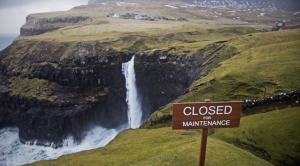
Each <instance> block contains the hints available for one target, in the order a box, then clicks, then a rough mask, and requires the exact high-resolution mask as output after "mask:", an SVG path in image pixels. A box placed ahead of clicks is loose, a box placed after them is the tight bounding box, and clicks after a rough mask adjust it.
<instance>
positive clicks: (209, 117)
mask: <svg viewBox="0 0 300 166" xmlns="http://www.w3.org/2000/svg"><path fill="white" fill-rule="evenodd" d="M203 119H211V116H203Z"/></svg>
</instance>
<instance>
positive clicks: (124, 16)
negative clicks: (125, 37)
mask: <svg viewBox="0 0 300 166" xmlns="http://www.w3.org/2000/svg"><path fill="white" fill-rule="evenodd" d="M107 17H113V18H121V19H136V20H148V21H154V20H170V21H187V19H186V18H178V19H176V18H167V17H164V16H154V17H153V18H151V17H150V16H148V15H139V14H138V13H136V12H133V13H131V14H130V13H125V14H122V15H120V13H117V12H110V13H108V15H107Z"/></svg>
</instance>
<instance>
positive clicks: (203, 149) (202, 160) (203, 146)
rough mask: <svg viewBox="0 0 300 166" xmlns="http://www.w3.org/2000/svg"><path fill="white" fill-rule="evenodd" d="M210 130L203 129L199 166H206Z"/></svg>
mask: <svg viewBox="0 0 300 166" xmlns="http://www.w3.org/2000/svg"><path fill="white" fill-rule="evenodd" d="M207 133H208V129H202V134H201V145H200V158H199V166H204V163H205V152H206V143H207Z"/></svg>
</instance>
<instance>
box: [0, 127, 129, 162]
mask: <svg viewBox="0 0 300 166" xmlns="http://www.w3.org/2000/svg"><path fill="white" fill-rule="evenodd" d="M126 127H127V125H126V126H122V127H119V128H117V129H105V128H103V127H100V126H98V127H95V128H93V129H92V130H90V131H89V132H88V133H87V135H86V137H85V138H84V140H82V142H81V143H80V144H78V145H77V144H76V143H75V141H74V139H73V137H69V138H67V139H65V140H64V141H63V147H62V148H58V149H54V148H52V147H51V146H50V147H44V146H38V145H29V143H26V144H22V143H21V142H20V140H19V129H18V128H17V127H5V128H3V129H1V130H0V166H19V165H24V164H28V163H32V162H35V161H39V160H49V159H56V158H58V157H59V156H62V155H64V154H70V153H75V152H79V151H83V150H90V149H95V148H98V147H102V146H105V145H106V144H108V143H109V142H110V141H111V140H112V139H114V138H115V136H116V135H117V134H118V133H119V132H120V131H122V130H124V129H125V128H126ZM35 142H36V141H35Z"/></svg>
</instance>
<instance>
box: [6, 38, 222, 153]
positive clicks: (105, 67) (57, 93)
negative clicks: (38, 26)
mask: <svg viewBox="0 0 300 166" xmlns="http://www.w3.org/2000/svg"><path fill="white" fill-rule="evenodd" d="M222 47H224V45H223V43H215V44H212V45H210V46H209V47H207V48H206V49H199V51H198V52H197V53H196V54H193V55H191V56H187V55H177V54H174V53H172V51H173V52H174V49H175V48H172V49H169V50H166V51H162V50H157V51H154V52H153V53H152V54H149V55H146V54H136V55H135V56H136V58H135V59H136V61H135V71H136V82H137V90H138V93H139V95H140V96H142V97H141V103H142V108H143V119H147V118H148V117H149V115H151V113H153V112H154V110H157V109H158V108H159V107H161V106H163V105H165V104H166V103H169V102H171V101H172V100H174V99H175V98H177V97H178V96H179V95H181V94H182V93H183V92H184V90H185V88H187V87H188V86H189V85H190V84H191V83H192V82H193V81H194V80H195V79H196V78H199V77H200V76H201V71H202V70H203V69H205V67H203V66H202V67H200V66H201V64H202V63H204V62H205V61H206V60H207V59H209V58H210V56H207V57H206V58H203V55H204V54H205V53H206V52H208V51H212V50H217V49H220V48H222ZM137 52H139V51H137ZM132 56H133V54H132V53H130V52H118V51H116V50H114V49H112V48H109V44H108V43H100V42H98V41H94V42H78V43H67V42H66V43H56V42H54V41H53V42H45V41H41V42H38V41H34V40H32V41H29V40H25V41H24V40H17V41H15V42H14V43H13V44H12V45H11V46H9V47H8V48H6V49H5V50H3V51H2V52H1V53H0V60H1V62H0V69H1V73H0V76H1V80H2V81H1V86H0V90H1V92H0V94H1V103H0V122H2V124H4V123H5V124H14V125H17V126H18V127H19V129H20V133H19V135H20V140H21V142H23V143H25V142H27V141H31V142H32V143H33V142H34V141H35V139H38V142H37V144H39V145H46V146H49V145H50V143H51V142H54V143H55V145H54V146H56V147H57V146H61V145H62V144H61V143H62V141H63V139H65V138H66V137H68V136H69V135H72V136H74V138H75V139H76V140H77V141H80V140H81V139H82V138H83V137H84V131H86V130H88V129H89V128H90V127H92V126H94V125H101V126H103V127H106V128H114V127H117V126H120V125H122V124H125V123H127V103H126V101H125V98H126V88H125V78H124V76H123V74H122V70H121V65H122V63H124V62H127V61H129V60H130V58H131V57H132Z"/></svg>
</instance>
